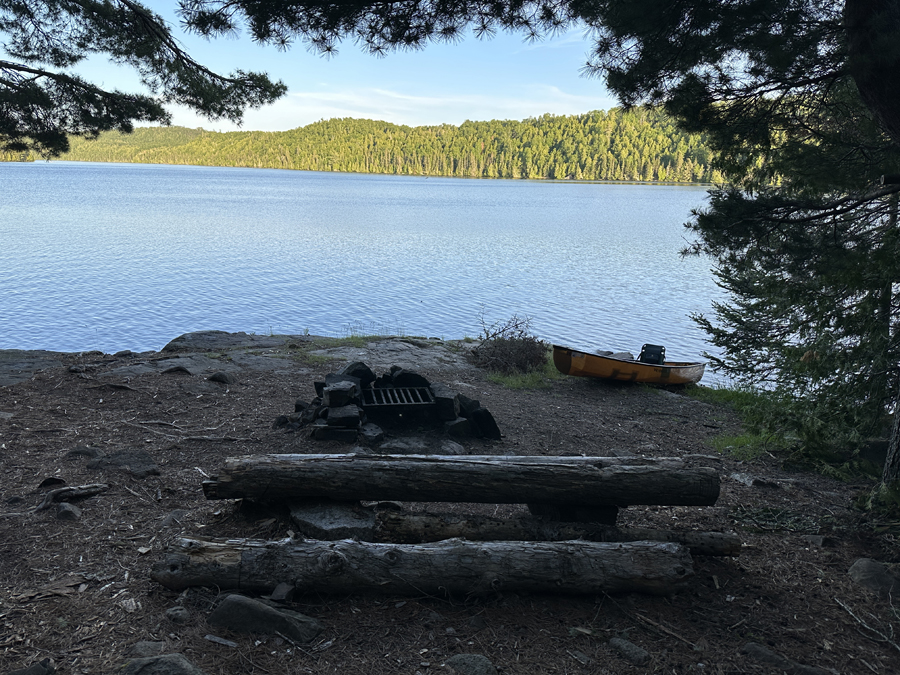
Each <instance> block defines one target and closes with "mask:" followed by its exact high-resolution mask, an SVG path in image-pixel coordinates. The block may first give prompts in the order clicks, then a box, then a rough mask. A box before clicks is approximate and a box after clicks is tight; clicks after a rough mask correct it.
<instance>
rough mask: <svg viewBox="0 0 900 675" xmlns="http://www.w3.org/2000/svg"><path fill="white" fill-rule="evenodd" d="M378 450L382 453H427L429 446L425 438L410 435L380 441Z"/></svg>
mask: <svg viewBox="0 0 900 675" xmlns="http://www.w3.org/2000/svg"><path fill="white" fill-rule="evenodd" d="M378 452H380V453H381V454H384V455H427V454H428V452H429V446H428V441H426V440H425V439H423V438H417V437H415V436H410V437H407V438H395V439H394V440H392V441H387V442H386V443H382V444H381V445H380V446H378Z"/></svg>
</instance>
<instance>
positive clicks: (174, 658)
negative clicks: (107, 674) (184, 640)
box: [118, 654, 205, 675]
mask: <svg viewBox="0 0 900 675" xmlns="http://www.w3.org/2000/svg"><path fill="white" fill-rule="evenodd" d="M118 672H119V675H205V673H204V672H203V671H202V670H200V669H199V668H198V667H197V666H195V665H194V664H193V663H191V662H190V661H188V660H187V659H186V658H184V657H183V656H182V655H181V654H163V655H161V656H148V657H145V658H138V659H133V660H131V661H129V662H128V663H126V664H125V666H124V667H123V668H122V669H121V670H119V671H118Z"/></svg>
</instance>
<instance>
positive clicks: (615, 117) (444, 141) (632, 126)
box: [64, 109, 720, 183]
mask: <svg viewBox="0 0 900 675" xmlns="http://www.w3.org/2000/svg"><path fill="white" fill-rule="evenodd" d="M64 157H65V158H66V159H73V160H83V161H101V162H151V163H165V164H199V165H207V166H210V165H214V166H247V167H259V168H262V167H265V168H275V169H301V170H308V171H345V172H356V173H390V174H400V175H415V176H422V175H424V176H455V177H461V178H550V179H576V180H625V181H666V182H682V183H691V182H712V181H714V180H716V179H718V178H719V177H720V176H719V175H718V174H717V173H716V172H715V171H713V169H712V167H711V157H710V151H709V149H708V148H707V147H706V145H705V143H704V137H703V136H702V135H698V134H688V133H685V132H683V131H681V130H680V129H678V128H677V126H676V125H675V122H674V121H673V120H672V119H671V118H670V117H668V116H667V115H665V114H663V113H661V112H660V111H655V110H636V111H632V112H624V111H621V110H617V109H613V110H610V111H609V112H603V111H596V112H591V113H587V114H584V115H572V116H554V115H543V116H541V117H538V118H532V119H527V120H523V121H521V122H518V121H510V120H504V121H497V120H494V121H490V122H465V123H464V124H462V125H460V126H458V127H457V126H453V125H449V124H443V125H439V126H424V127H407V126H398V125H395V124H389V123H387V122H376V121H372V120H355V119H333V120H328V121H323V122H317V123H315V124H310V125H308V126H306V127H302V128H298V129H294V130H292V131H285V132H258V131H255V132H229V133H215V132H206V131H202V130H199V129H184V128H177V127H170V128H153V129H138V130H136V131H135V133H134V134H131V135H127V136H126V135H122V134H117V133H109V134H104V135H102V136H101V137H100V139H99V140H97V141H82V140H76V139H73V143H72V151H71V152H70V153H68V154H67V155H65V156H64Z"/></svg>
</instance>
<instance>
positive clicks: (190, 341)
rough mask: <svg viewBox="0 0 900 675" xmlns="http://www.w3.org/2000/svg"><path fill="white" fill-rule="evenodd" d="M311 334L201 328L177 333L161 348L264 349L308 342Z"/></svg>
mask: <svg viewBox="0 0 900 675" xmlns="http://www.w3.org/2000/svg"><path fill="white" fill-rule="evenodd" d="M313 339H315V338H314V337H313V336H311V335H251V334H249V333H227V332H225V331H222V330H201V331H196V332H194V333H185V334H184V335H179V336H178V337H177V338H175V339H174V340H172V341H171V342H170V343H169V344H167V345H166V346H165V347H163V348H162V351H164V352H178V351H187V352H208V351H216V350H220V349H264V348H272V347H282V346H284V345H286V344H289V343H291V342H294V343H300V342H310V341H312V340H313Z"/></svg>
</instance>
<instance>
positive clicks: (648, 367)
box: [553, 345, 706, 384]
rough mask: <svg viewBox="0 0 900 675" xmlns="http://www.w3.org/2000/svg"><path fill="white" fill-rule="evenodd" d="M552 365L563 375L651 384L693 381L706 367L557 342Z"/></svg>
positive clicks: (699, 364) (700, 376)
mask: <svg viewBox="0 0 900 675" xmlns="http://www.w3.org/2000/svg"><path fill="white" fill-rule="evenodd" d="M553 365H555V366H556V369H557V370H558V371H559V372H561V373H562V374H563V375H577V376H580V377H599V378H603V379H607V380H621V381H624V382H646V383H650V384H694V383H696V382H699V381H700V378H702V377H703V371H704V370H705V369H706V364H705V363H703V362H699V363H687V362H682V361H665V362H664V363H663V364H662V365H657V364H653V363H642V362H640V361H632V360H625V359H614V358H612V357H609V356H599V355H597V354H588V353H585V352H580V351H577V350H575V349H569V348H568V347H560V346H558V345H553Z"/></svg>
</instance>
